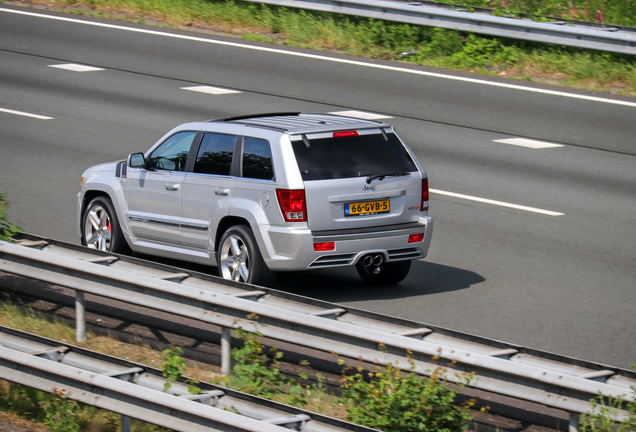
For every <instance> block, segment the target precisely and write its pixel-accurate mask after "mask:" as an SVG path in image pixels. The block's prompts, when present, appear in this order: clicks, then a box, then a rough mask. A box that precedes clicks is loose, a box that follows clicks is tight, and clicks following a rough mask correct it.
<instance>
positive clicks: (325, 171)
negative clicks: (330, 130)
mask: <svg viewBox="0 0 636 432" xmlns="http://www.w3.org/2000/svg"><path fill="white" fill-rule="evenodd" d="M386 138H387V139H385V138H384V136H382V135H381V134H373V135H360V136H350V137H341V138H322V139H310V140H309V141H308V144H309V145H307V143H305V142H303V141H293V142H292V145H293V148H294V153H295V155H296V160H297V162H298V168H300V173H301V175H302V177H303V180H324V179H337V178H346V177H361V176H368V175H373V174H382V173H384V174H387V173H398V172H413V171H417V167H416V165H415V163H414V162H413V159H412V158H411V156H410V155H409V154H408V152H407V151H406V149H405V148H404V146H403V145H402V143H401V142H400V140H399V139H398V138H397V136H395V134H386Z"/></svg>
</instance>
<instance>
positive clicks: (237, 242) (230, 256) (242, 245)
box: [216, 225, 275, 286]
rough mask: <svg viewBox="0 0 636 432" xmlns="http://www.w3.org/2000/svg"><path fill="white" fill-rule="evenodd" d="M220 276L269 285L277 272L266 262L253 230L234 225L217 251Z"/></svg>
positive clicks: (225, 234) (224, 236)
mask: <svg viewBox="0 0 636 432" xmlns="http://www.w3.org/2000/svg"><path fill="white" fill-rule="evenodd" d="M216 261H217V264H218V266H219V276H221V277H222V278H223V279H228V280H233V281H237V282H245V283H250V284H253V285H262V286H269V285H271V284H272V283H273V282H274V277H275V274H274V272H272V271H271V270H270V269H269V268H268V267H267V264H265V261H264V260H263V256H262V255H261V252H260V250H259V248H258V245H257V244H256V239H255V238H254V234H253V233H252V230H251V229H250V228H249V227H247V226H246V225H234V226H233V227H230V228H228V229H227V230H226V231H225V232H224V233H223V236H222V237H221V241H220V242H219V247H218V249H217V251H216Z"/></svg>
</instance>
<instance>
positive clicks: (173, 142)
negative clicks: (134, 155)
mask: <svg viewBox="0 0 636 432" xmlns="http://www.w3.org/2000/svg"><path fill="white" fill-rule="evenodd" d="M196 134H197V133H196V132H193V131H184V132H179V133H176V134H174V135H172V136H171V137H170V138H168V139H167V140H165V141H164V142H163V143H161V145H160V146H159V147H157V148H156V149H155V151H153V152H152V153H151V154H150V157H149V158H148V168H149V169H165V170H170V171H184V170H185V164H186V160H187V159H188V153H189V152H190V146H191V145H192V141H193V140H194V136H195V135H196Z"/></svg>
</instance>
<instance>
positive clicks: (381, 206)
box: [344, 199, 391, 216]
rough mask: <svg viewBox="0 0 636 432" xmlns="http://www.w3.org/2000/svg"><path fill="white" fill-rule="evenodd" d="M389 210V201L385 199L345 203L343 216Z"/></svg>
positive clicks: (371, 213) (372, 213)
mask: <svg viewBox="0 0 636 432" xmlns="http://www.w3.org/2000/svg"><path fill="white" fill-rule="evenodd" d="M389 211H391V202H390V201H389V200H388V199H387V200H379V201H366V202H357V203H346V204H345V205H344V214H345V216H364V215H374V214H378V213H387V212H389Z"/></svg>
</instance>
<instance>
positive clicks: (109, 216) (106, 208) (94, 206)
mask: <svg viewBox="0 0 636 432" xmlns="http://www.w3.org/2000/svg"><path fill="white" fill-rule="evenodd" d="M82 244H83V245H84V246H86V247H88V248H89V249H97V250H101V251H105V252H113V253H126V252H128V250H129V249H128V244H127V243H126V240H125V239H124V235H123V233H122V230H121V226H120V225H119V220H118V219H117V213H115V209H114V208H113V205H112V203H111V202H110V200H109V199H108V198H105V197H97V198H94V199H92V200H91V202H90V203H88V205H87V206H86V208H85V209H84V213H83V215H82Z"/></svg>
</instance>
